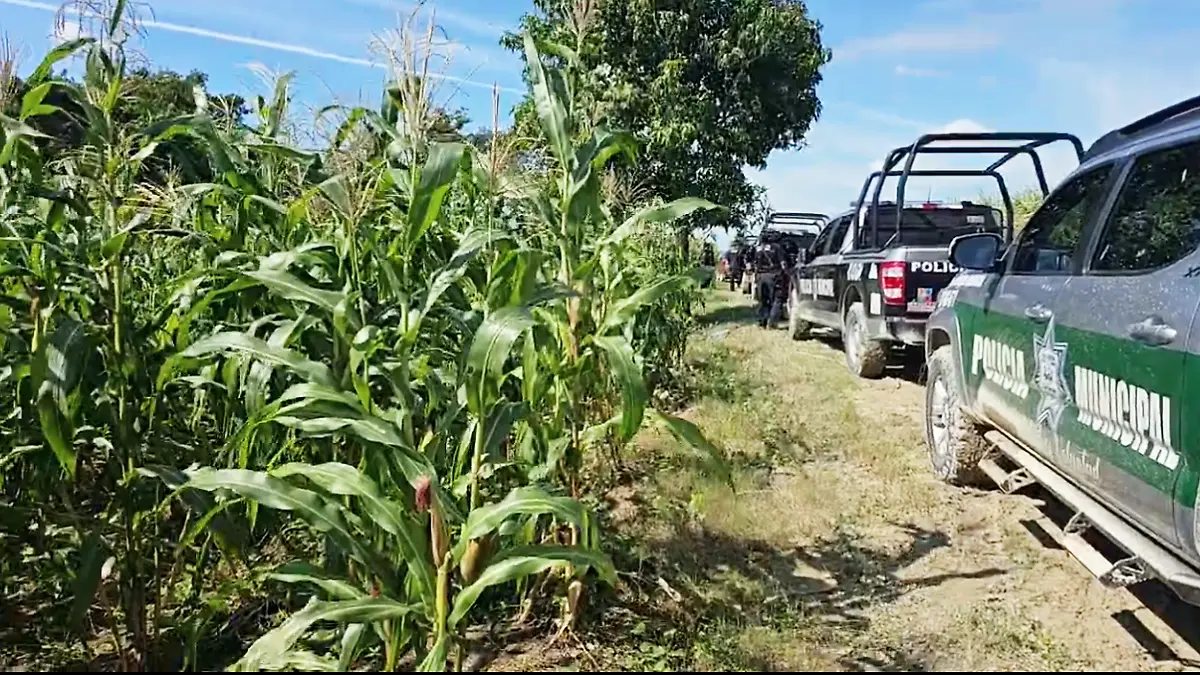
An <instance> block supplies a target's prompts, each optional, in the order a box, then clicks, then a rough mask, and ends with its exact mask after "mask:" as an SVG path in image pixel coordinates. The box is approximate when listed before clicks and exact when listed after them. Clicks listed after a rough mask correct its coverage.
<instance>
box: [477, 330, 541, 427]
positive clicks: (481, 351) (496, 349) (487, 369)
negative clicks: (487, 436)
mask: <svg viewBox="0 0 1200 675" xmlns="http://www.w3.org/2000/svg"><path fill="white" fill-rule="evenodd" d="M531 326H533V316H532V315H531V314H530V313H529V310H528V309H526V308H524V307H503V308H501V309H498V310H496V311H494V312H492V313H491V314H489V315H488V316H487V318H486V319H484V320H483V323H481V324H480V325H479V328H478V330H476V331H475V337H474V339H473V340H472V341H471V349H470V351H468V353H467V368H468V369H469V370H470V379H469V380H468V384H467V403H468V405H469V406H470V407H471V411H472V412H474V413H476V414H480V413H481V411H482V405H483V401H482V395H483V394H482V387H483V384H484V382H485V381H486V378H487V376H488V375H492V376H497V375H499V374H500V373H501V371H502V370H503V369H504V363H505V361H507V360H508V355H509V352H511V351H512V347H513V343H515V342H516V341H517V338H518V337H520V336H521V333H523V332H525V331H526V330H527V329H529V328H530V327H531Z"/></svg>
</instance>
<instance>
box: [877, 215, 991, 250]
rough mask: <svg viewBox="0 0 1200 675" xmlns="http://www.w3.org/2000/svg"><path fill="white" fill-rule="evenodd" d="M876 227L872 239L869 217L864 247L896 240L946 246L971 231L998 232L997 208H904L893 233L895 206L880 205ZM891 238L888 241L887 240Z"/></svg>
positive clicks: (883, 244)
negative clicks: (898, 225) (872, 241)
mask: <svg viewBox="0 0 1200 675" xmlns="http://www.w3.org/2000/svg"><path fill="white" fill-rule="evenodd" d="M876 218H877V219H878V222H879V231H878V233H877V234H876V240H875V242H874V244H873V245H872V243H871V218H869V217H868V218H867V221H866V226H865V227H864V228H863V229H862V233H863V241H864V248H878V247H881V246H894V245H897V244H902V245H907V246H947V245H949V244H950V242H951V241H952V240H953V239H954V238H955V237H957V236H959V235H963V234H970V233H973V232H995V233H996V234H1001V233H1002V231H1001V227H1000V218H999V212H998V211H996V210H995V209H992V208H989V207H986V206H964V207H961V208H934V209H922V208H906V209H904V214H903V217H902V219H901V221H900V233H899V235H897V234H896V209H895V207H889V206H881V207H879V210H878V211H877V216H876ZM889 242H890V243H889Z"/></svg>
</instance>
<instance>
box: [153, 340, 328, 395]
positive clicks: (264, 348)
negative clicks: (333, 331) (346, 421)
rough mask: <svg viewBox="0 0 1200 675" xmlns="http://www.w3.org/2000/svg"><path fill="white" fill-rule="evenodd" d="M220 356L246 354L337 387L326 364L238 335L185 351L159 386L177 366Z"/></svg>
mask: <svg viewBox="0 0 1200 675" xmlns="http://www.w3.org/2000/svg"><path fill="white" fill-rule="evenodd" d="M221 352H234V353H240V354H246V355H248V356H251V357H254V358H257V359H261V360H263V361H266V362H268V363H272V364H275V365H279V366H283V367H285V368H287V369H289V370H291V371H292V372H294V373H296V374H297V375H300V376H301V377H303V378H305V379H306V380H309V381H311V382H314V383H316V384H323V385H326V386H331V387H332V386H334V379H333V374H332V373H331V372H330V371H329V367H328V366H326V365H325V364H323V363H318V362H316V361H310V360H308V359H306V358H304V357H303V356H301V355H300V354H298V353H297V352H294V351H292V350H290V349H284V348H283V347H274V346H271V345H270V344H268V343H267V342H266V341H265V340H262V339H260V338H256V337H254V336H252V335H247V334H245V333H240V332H237V331H226V332H223V333H217V334H215V335H210V336H209V337H207V338H204V339H203V340H200V341H198V342H196V343H195V344H193V345H192V346H191V347H188V348H187V349H185V350H183V352H181V353H180V354H179V356H177V357H174V358H172V359H171V360H170V361H168V362H167V363H166V364H165V365H164V366H163V371H164V372H163V374H160V376H159V382H160V383H161V382H163V381H164V379H165V377H169V376H170V374H171V373H172V372H173V371H174V369H175V368H176V367H177V365H178V363H179V362H180V361H182V360H183V359H189V358H198V357H201V356H207V355H209V354H216V353H221Z"/></svg>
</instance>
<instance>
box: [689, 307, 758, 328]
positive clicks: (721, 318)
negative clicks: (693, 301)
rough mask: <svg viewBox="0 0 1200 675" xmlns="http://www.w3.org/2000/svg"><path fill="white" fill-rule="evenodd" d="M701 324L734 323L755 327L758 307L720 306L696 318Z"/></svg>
mask: <svg viewBox="0 0 1200 675" xmlns="http://www.w3.org/2000/svg"><path fill="white" fill-rule="evenodd" d="M696 318H697V319H699V320H700V323H702V324H705V325H715V324H720V323H732V324H738V325H753V324H756V323H758V307H757V306H755V305H740V304H739V305H720V306H717V307H713V308H711V309H709V310H708V311H706V312H704V313H703V314H700V315H698V316H697V317H696Z"/></svg>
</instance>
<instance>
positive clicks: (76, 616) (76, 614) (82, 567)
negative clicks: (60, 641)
mask: <svg viewBox="0 0 1200 675" xmlns="http://www.w3.org/2000/svg"><path fill="white" fill-rule="evenodd" d="M107 557H108V547H107V546H106V545H105V543H104V540H103V539H102V538H101V537H100V533H99V532H97V531H93V532H89V533H88V536H87V538H86V539H84V541H83V552H82V556H81V558H80V561H79V569H78V570H76V571H75V584H74V586H75V587H74V591H75V599H74V601H72V603H71V614H70V618H69V619H68V622H69V625H70V626H71V630H74V631H80V632H82V631H83V628H84V624H83V620H84V619H85V618H86V617H87V612H88V608H90V607H91V605H92V600H93V599H94V598H95V597H96V589H97V588H99V586H100V572H101V569H102V567H103V566H104V561H105V559H106V558H107Z"/></svg>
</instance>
